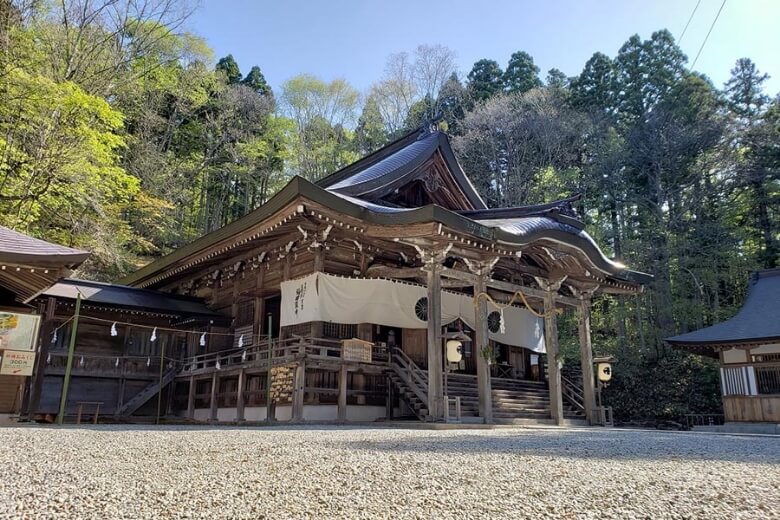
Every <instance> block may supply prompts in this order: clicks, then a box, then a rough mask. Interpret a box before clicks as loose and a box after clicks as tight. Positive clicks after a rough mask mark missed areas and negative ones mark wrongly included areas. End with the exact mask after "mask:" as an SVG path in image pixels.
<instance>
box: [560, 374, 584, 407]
mask: <svg viewBox="0 0 780 520" xmlns="http://www.w3.org/2000/svg"><path fill="white" fill-rule="evenodd" d="M561 390H562V392H561V394H562V396H563V397H564V398H566V400H567V401H568V402H569V403H570V404H571V405H572V406H574V407H575V408H577V409H578V410H582V411H584V410H585V397H584V396H583V391H582V390H581V389H580V388H578V387H577V385H575V384H574V383H573V382H572V381H571V380H570V379H568V378H567V377H564V376H563V375H561Z"/></svg>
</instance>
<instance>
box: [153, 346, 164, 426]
mask: <svg viewBox="0 0 780 520" xmlns="http://www.w3.org/2000/svg"><path fill="white" fill-rule="evenodd" d="M164 362H165V342H163V343H162V345H161V346H160V383H159V384H158V385H157V386H158V388H157V419H156V420H155V422H154V423H155V424H160V408H161V406H162V391H163V363H164Z"/></svg>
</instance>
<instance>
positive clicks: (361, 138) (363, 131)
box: [355, 96, 388, 155]
mask: <svg viewBox="0 0 780 520" xmlns="http://www.w3.org/2000/svg"><path fill="white" fill-rule="evenodd" d="M387 139H388V136H387V130H386V129H385V123H384V121H383V120H382V113H381V112H380V111H379V105H378V103H377V101H376V98H375V97H373V96H369V97H368V99H366V102H365V104H364V105H363V111H362V112H361V114H360V117H359V118H358V124H357V128H356V129H355V145H356V149H357V152H358V153H359V154H360V155H368V154H369V153H371V152H373V151H374V150H377V149H379V148H381V147H382V145H384V144H385V143H386V142H387Z"/></svg>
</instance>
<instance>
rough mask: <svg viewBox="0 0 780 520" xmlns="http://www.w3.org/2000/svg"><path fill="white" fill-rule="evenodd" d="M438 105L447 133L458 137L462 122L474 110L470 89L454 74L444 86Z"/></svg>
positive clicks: (440, 92)
mask: <svg viewBox="0 0 780 520" xmlns="http://www.w3.org/2000/svg"><path fill="white" fill-rule="evenodd" d="M437 104H438V106H439V110H440V113H441V116H442V122H443V123H444V124H446V125H447V131H448V132H449V133H450V134H452V135H458V134H459V133H460V127H461V122H462V121H463V119H464V118H465V117H466V112H467V111H468V110H470V109H471V108H472V103H471V98H470V96H469V92H468V89H466V87H464V86H463V83H461V82H460V79H459V78H458V75H457V74H455V73H453V74H452V75H451V76H450V78H449V79H448V80H447V82H446V83H444V85H442V87H441V90H440V91H439V98H438V100H437Z"/></svg>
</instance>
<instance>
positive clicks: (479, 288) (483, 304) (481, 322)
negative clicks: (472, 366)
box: [474, 266, 493, 424]
mask: <svg viewBox="0 0 780 520" xmlns="http://www.w3.org/2000/svg"><path fill="white" fill-rule="evenodd" d="M480 267H481V268H482V269H485V270H486V272H485V271H483V272H480V273H478V274H479V275H478V276H477V279H476V283H475V284H474V294H475V295H479V294H481V293H484V292H485V291H486V289H487V287H486V279H488V278H490V270H489V268H487V267H482V266H480ZM487 316H488V308H487V299H485V298H484V297H481V298H479V305H478V306H477V313H476V331H475V335H474V339H475V344H474V352H475V353H476V355H477V390H478V393H479V416H480V417H482V419H483V420H484V421H485V424H490V423H492V422H493V390H492V387H491V381H490V365H489V364H488V360H487V359H486V358H485V353H487V349H488V348H489V347H490V331H489V330H488V321H487Z"/></svg>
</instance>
